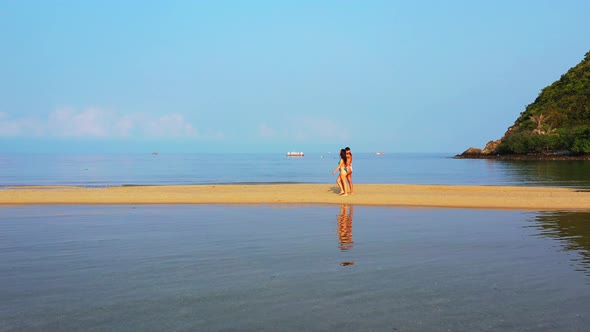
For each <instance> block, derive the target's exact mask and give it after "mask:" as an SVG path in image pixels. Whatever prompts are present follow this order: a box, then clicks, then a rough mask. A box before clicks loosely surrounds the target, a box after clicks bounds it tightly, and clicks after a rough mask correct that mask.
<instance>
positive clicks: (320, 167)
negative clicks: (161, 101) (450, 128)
mask: <svg viewBox="0 0 590 332" xmlns="http://www.w3.org/2000/svg"><path fill="white" fill-rule="evenodd" d="M452 156H453V155H452V154H383V155H375V154H373V153H355V154H354V173H353V179H354V181H355V183H386V184H389V183H400V184H451V185H533V186H563V187H581V188H588V187H590V161H499V160H470V159H453V158H452ZM337 162H338V157H337V155H335V154H319V153H315V154H314V153H310V154H306V155H305V157H286V156H285V155H284V154H281V153H277V154H159V155H155V156H154V155H151V154H129V155H123V154H105V155H92V154H88V155H50V154H32V155H28V154H13V155H0V186H13V185H82V186H121V185H170V184H180V185H182V184H211V183H215V184H230V183H253V184H256V183H332V182H333V181H334V179H335V177H334V176H332V170H333V169H334V168H335V167H336V165H337Z"/></svg>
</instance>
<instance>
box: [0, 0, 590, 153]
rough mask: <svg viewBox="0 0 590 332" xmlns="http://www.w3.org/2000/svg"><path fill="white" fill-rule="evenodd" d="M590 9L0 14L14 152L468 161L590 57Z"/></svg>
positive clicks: (31, 5) (2, 135) (578, 5)
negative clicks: (343, 151) (403, 156)
mask: <svg viewBox="0 0 590 332" xmlns="http://www.w3.org/2000/svg"><path fill="white" fill-rule="evenodd" d="M589 13H590V1H587V0H564V1H555V0H520V1H515V0H498V1H474V0H454V1H453V0H449V1H438V0H431V1H426V0H422V1H420V0H418V1H397V0H385V1H370V0H363V1H361V0H357V1H346V0H338V1H321V0H320V1H318V0H310V1H306V0H293V1H290V0H280V1H274V0H273V1H270V0H269V1H257V0H249V1H238V0H236V1H223V0H215V1H197V0H194V1H190V0H187V1H147V0H143V1H132V0H125V1H119V0H117V1H110V0H96V1H90V0H89V1H77V0H72V1H65V0H63V1H60V0H53V1H42V0H38V1H31V0H18V1H11V0H0V153H10V152H51V153H55V152H73V153H78V152H121V153H127V152H140V153H143V152H152V151H159V152H281V153H284V152H286V151H304V152H325V151H331V152H337V151H338V150H339V149H340V148H341V147H343V146H350V147H351V148H352V149H353V151H357V152H372V151H386V152H445V153H446V152H449V153H461V152H463V151H464V150H465V149H467V148H468V147H470V146H474V147H479V148H483V147H484V146H485V144H486V142H487V141H489V140H492V139H498V138H500V137H502V136H503V134H504V132H505V131H506V129H507V128H508V127H509V126H510V125H512V124H513V123H514V121H515V120H516V118H517V117H518V116H519V114H520V112H522V111H524V108H525V106H526V105H527V104H530V103H532V102H533V101H534V100H535V98H536V97H537V96H538V94H539V92H540V91H541V89H542V88H544V87H545V86H547V85H549V84H551V83H552V82H554V81H555V80H557V79H559V77H560V76H561V75H562V74H564V73H565V72H566V71H567V70H568V69H569V68H571V67H573V66H575V65H576V64H577V63H578V62H580V61H581V60H582V59H583V58H584V54H585V53H586V52H588V51H590V23H589V22H590V18H589Z"/></svg>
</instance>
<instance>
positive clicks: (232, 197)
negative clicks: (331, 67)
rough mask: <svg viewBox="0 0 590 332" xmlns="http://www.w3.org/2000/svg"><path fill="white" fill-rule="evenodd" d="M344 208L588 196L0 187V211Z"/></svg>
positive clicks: (569, 192)
mask: <svg viewBox="0 0 590 332" xmlns="http://www.w3.org/2000/svg"><path fill="white" fill-rule="evenodd" d="M111 204H112V205H118V204H321V205H326V204H328V205H331V204H338V205H340V204H347V205H366V206H399V207H402V206H403V207H432V208H464V209H508V210H535V211H555V210H579V211H590V191H587V190H582V189H572V188H556V187H519V186H465V185H462V186H449V185H406V184H357V185H355V194H354V195H350V196H339V195H338V187H337V186H336V184H256V185H251V184H250V185H247V184H246V185H180V186H122V187H101V188H88V187H77V186H32V187H11V186H8V187H5V188H4V189H2V190H0V205H2V206H7V205H111Z"/></svg>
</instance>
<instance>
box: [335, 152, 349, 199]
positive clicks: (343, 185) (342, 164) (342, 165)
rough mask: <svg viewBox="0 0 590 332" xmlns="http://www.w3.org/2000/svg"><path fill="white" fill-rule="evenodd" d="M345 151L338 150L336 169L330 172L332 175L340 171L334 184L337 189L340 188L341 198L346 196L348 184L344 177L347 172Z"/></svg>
mask: <svg viewBox="0 0 590 332" xmlns="http://www.w3.org/2000/svg"><path fill="white" fill-rule="evenodd" d="M346 165H347V163H346V150H344V149H341V150H340V161H339V162H338V166H337V167H336V169H334V171H332V174H336V172H338V171H340V174H338V177H337V178H336V183H337V184H338V187H339V188H340V193H339V195H342V196H348V192H349V190H348V183H347V182H346V176H347V175H348V170H347V169H346Z"/></svg>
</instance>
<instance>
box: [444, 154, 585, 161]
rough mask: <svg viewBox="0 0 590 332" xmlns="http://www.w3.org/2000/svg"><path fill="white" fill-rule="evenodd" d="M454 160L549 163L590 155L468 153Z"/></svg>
mask: <svg viewBox="0 0 590 332" xmlns="http://www.w3.org/2000/svg"><path fill="white" fill-rule="evenodd" d="M453 159H490V160H508V161H510V160H524V161H528V160H531V161H547V160H570V161H574V160H590V155H580V156H571V155H557V154H555V155H551V154H546V155H545V154H522V155H521V154H505V155H495V154H483V153H481V154H477V153H467V154H458V155H455V156H453Z"/></svg>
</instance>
